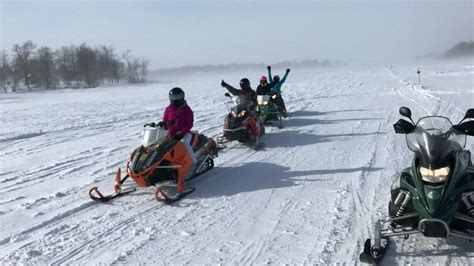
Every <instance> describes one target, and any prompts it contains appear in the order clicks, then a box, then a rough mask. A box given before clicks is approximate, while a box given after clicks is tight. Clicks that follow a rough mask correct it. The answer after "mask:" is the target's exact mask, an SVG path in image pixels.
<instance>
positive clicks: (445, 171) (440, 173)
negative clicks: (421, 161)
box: [420, 166, 449, 183]
mask: <svg viewBox="0 0 474 266" xmlns="http://www.w3.org/2000/svg"><path fill="white" fill-rule="evenodd" d="M420 174H421V179H423V181H426V182H429V183H441V182H444V181H446V178H447V177H448V175H449V166H446V167H443V168H438V169H429V168H425V167H420Z"/></svg>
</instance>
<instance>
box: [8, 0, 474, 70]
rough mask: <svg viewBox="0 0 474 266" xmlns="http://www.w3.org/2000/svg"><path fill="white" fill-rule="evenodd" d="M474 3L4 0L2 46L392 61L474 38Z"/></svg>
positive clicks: (172, 59)
mask: <svg viewBox="0 0 474 266" xmlns="http://www.w3.org/2000/svg"><path fill="white" fill-rule="evenodd" d="M473 25H474V1H462V2H460V1H388V0H383V1H234V0H225V1H209V0H208V1H203V0H194V1H182V0H174V1H151V0H138V1H130V0H116V1H112V0H98V1H92V0H82V1H72V0H63V1H44V0H36V1H25V0H0V30H1V31H0V43H1V49H4V50H6V51H7V52H11V49H12V47H13V45H14V44H16V43H22V42H24V41H26V40H32V41H33V42H35V43H36V44H37V45H38V47H40V46H44V45H46V46H50V47H52V48H59V47H61V46H65V45H71V44H75V45H80V44H81V43H87V44H89V45H99V44H105V45H113V46H114V47H115V48H116V50H117V51H118V52H123V51H125V50H127V49H130V50H131V51H132V54H133V55H135V56H140V57H146V58H148V59H150V60H151V68H152V69H156V68H169V67H179V66H183V65H202V64H224V63H230V62H237V63H257V62H258V63H276V62H281V61H284V60H297V61H299V60H305V59H318V60H324V59H329V60H340V61H348V62H372V61H379V62H387V63H389V62H390V61H394V60H400V59H410V58H415V57H417V56H423V55H426V54H429V53H441V52H444V51H446V50H447V49H449V48H450V47H452V46H453V45H455V44H457V43H458V42H460V41H471V40H474V26H473Z"/></svg>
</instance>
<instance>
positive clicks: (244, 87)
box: [221, 78, 257, 111]
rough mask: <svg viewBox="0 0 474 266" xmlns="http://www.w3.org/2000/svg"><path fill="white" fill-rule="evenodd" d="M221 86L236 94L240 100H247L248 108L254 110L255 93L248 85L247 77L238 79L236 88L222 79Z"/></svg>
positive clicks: (255, 103) (255, 102)
mask: <svg viewBox="0 0 474 266" xmlns="http://www.w3.org/2000/svg"><path fill="white" fill-rule="evenodd" d="M221 86H222V87H224V88H226V89H227V90H228V91H229V92H230V93H231V94H232V95H234V96H238V97H239V98H240V101H241V102H248V103H249V105H248V110H249V111H250V110H254V109H255V107H256V106H257V95H256V94H255V91H254V90H253V89H252V87H250V81H249V80H248V79H247V78H243V79H241V80H240V88H241V90H239V89H236V88H234V87H232V86H231V85H229V84H227V83H226V82H225V81H224V80H222V82H221Z"/></svg>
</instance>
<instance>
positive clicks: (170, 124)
mask: <svg viewBox="0 0 474 266" xmlns="http://www.w3.org/2000/svg"><path fill="white" fill-rule="evenodd" d="M177 122H178V120H177V119H175V120H170V121H167V122H164V121H160V122H158V123H155V122H151V123H146V124H144V125H143V127H147V126H148V127H166V126H172V125H174V124H176V123H177Z"/></svg>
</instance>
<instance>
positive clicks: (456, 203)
mask: <svg viewBox="0 0 474 266" xmlns="http://www.w3.org/2000/svg"><path fill="white" fill-rule="evenodd" d="M400 114H401V115H402V116H404V117H407V118H408V119H409V120H410V122H408V121H407V120H404V119H400V120H398V122H397V123H395V124H394V125H393V127H394V129H395V132H396V133H398V134H406V142H407V144H408V148H409V149H410V150H411V151H412V152H414V153H415V155H414V158H413V161H412V164H411V166H410V167H408V168H406V169H404V170H402V171H401V173H400V174H399V175H397V177H396V179H395V180H394V182H393V184H392V186H391V189H390V193H391V200H390V202H389V204H388V213H389V216H388V217H387V218H385V219H381V220H378V221H377V222H376V223H375V226H374V237H373V239H370V238H369V239H367V240H366V241H365V244H364V251H363V252H362V253H361V254H360V256H359V259H360V261H361V262H365V263H378V262H380V260H381V259H382V258H383V255H384V253H385V251H386V250H387V248H388V245H389V243H390V239H389V238H390V237H395V236H404V237H405V239H407V238H408V237H409V236H410V235H414V234H421V235H423V236H425V237H435V238H448V237H461V238H465V239H468V240H470V241H472V240H474V167H473V166H472V162H471V158H470V157H471V153H470V151H468V150H465V149H464V147H465V144H466V136H467V135H468V136H474V120H472V119H474V109H469V110H468V111H467V112H466V114H465V116H464V118H463V119H462V120H461V121H460V122H459V123H458V124H457V125H452V123H451V121H450V120H449V119H448V118H446V117H442V116H427V117H423V118H420V119H419V120H418V122H417V123H416V124H415V123H414V121H413V120H412V118H411V110H410V109H408V108H407V107H401V108H400ZM465 120H469V121H466V122H464V121H465Z"/></svg>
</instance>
